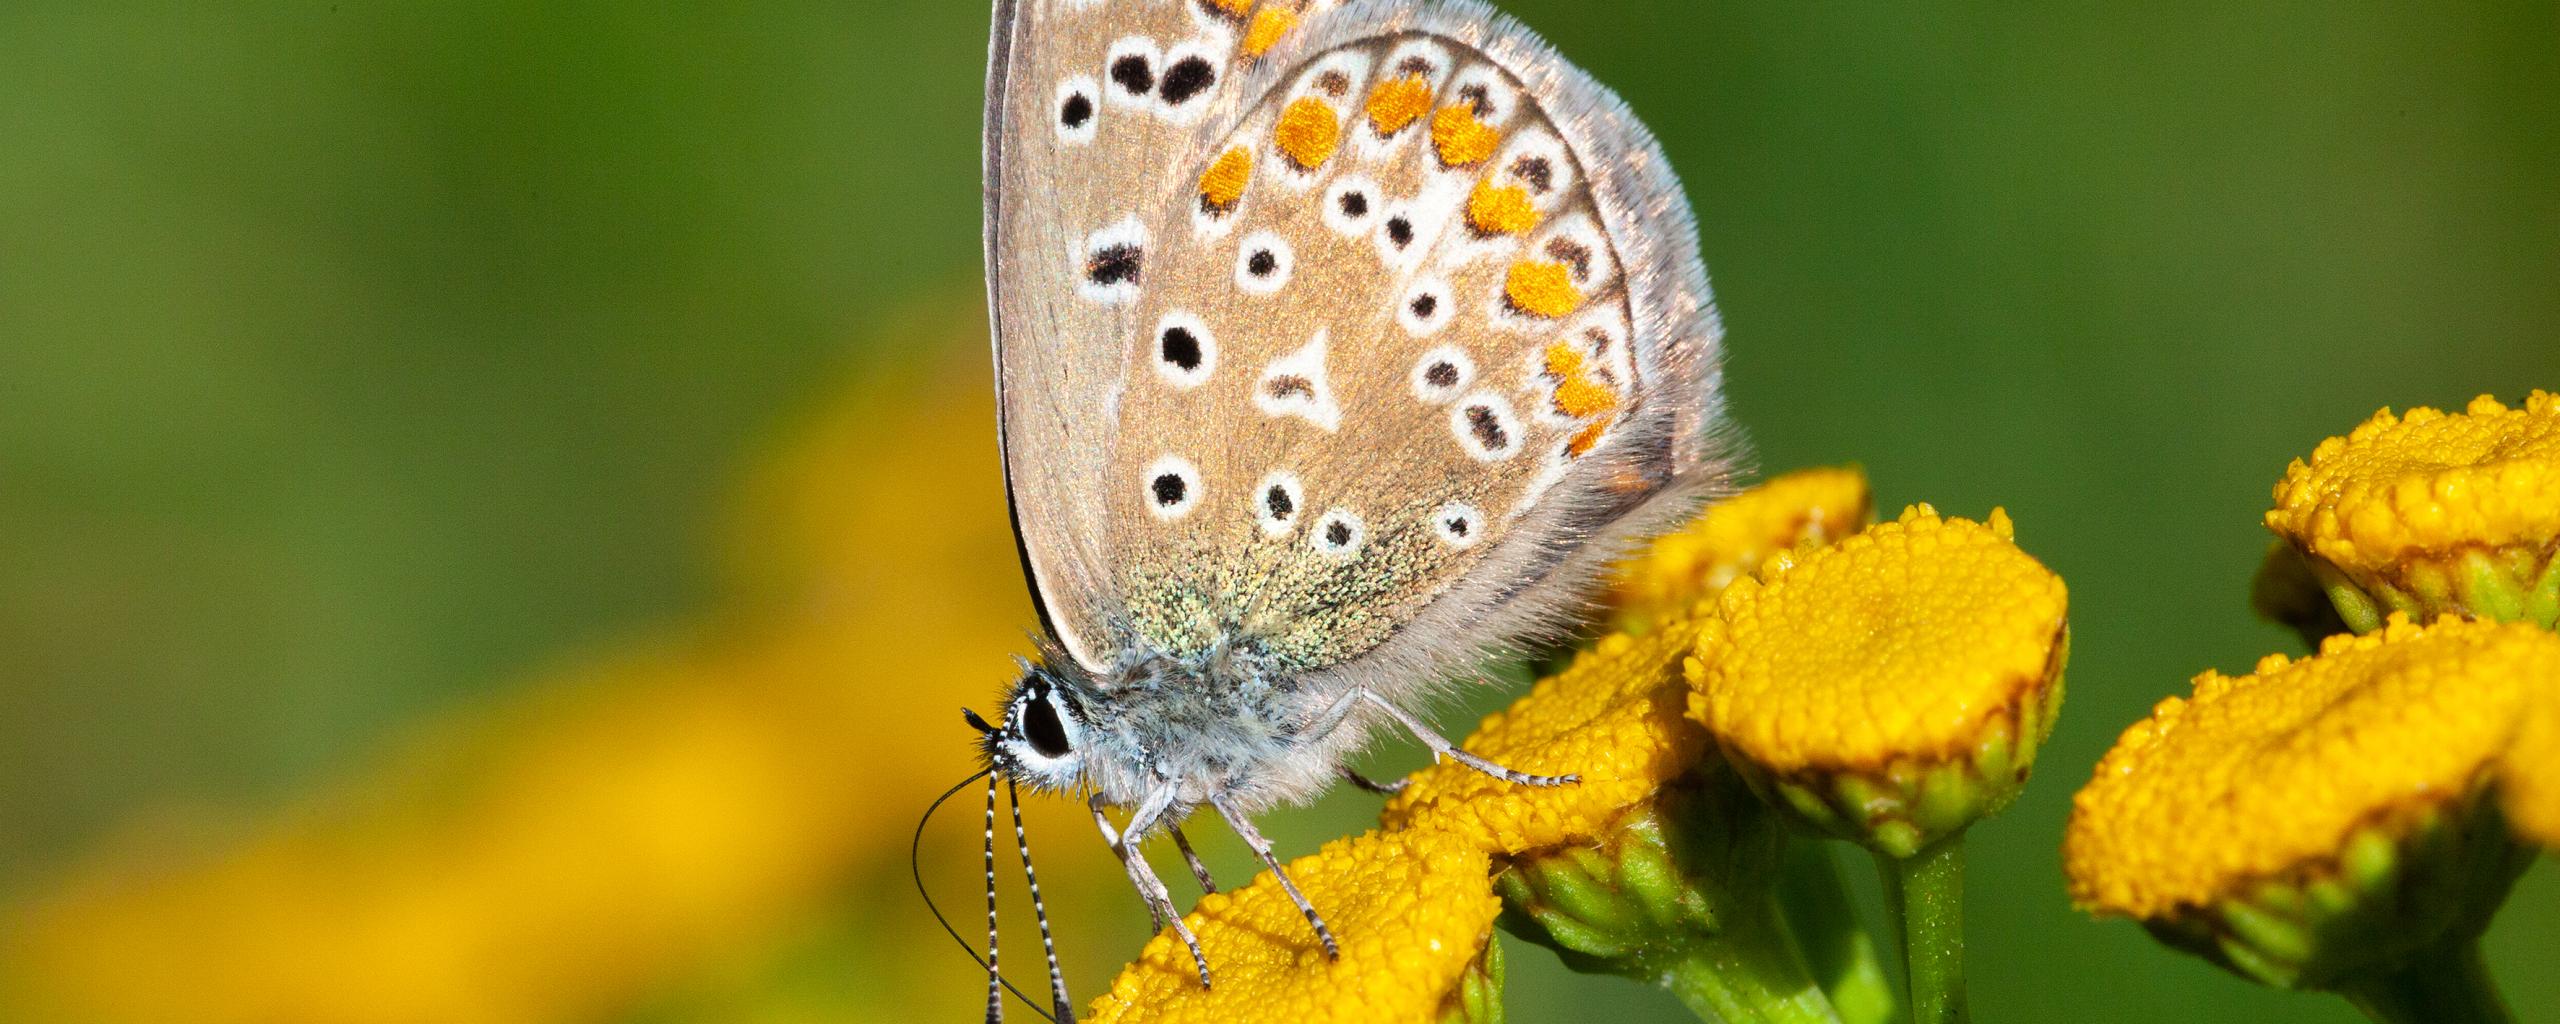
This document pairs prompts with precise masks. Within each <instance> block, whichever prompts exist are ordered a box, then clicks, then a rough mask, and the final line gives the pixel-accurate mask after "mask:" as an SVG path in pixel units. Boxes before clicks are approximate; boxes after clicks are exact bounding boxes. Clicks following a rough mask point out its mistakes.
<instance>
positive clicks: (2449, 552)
mask: <svg viewBox="0 0 2560 1024" xmlns="http://www.w3.org/2000/svg"><path fill="white" fill-rule="evenodd" d="M2266 522H2267V528H2268V529H2270V530H2273V531H2275V533H2276V535H2277V536H2280V537H2283V538H2284V539H2285V540H2287V541H2288V542H2290V543H2292V544H2293V545H2294V546H2295V547H2297V548H2299V549H2301V550H2302V551H2303V552H2304V553H2305V554H2307V555H2309V556H2310V557H2311V558H2312V564H2313V567H2314V569H2315V570H2318V571H2320V572H2321V573H2322V574H2323V578H2324V582H2326V583H2329V584H2331V585H2330V586H2329V588H2328V589H2329V590H2330V593H2331V595H2332V597H2333V598H2337V599H2338V600H2339V602H2340V608H2339V610H2340V612H2341V613H2343V614H2345V615H2346V617H2347V619H2348V621H2349V622H2350V623H2351V624H2354V625H2357V626H2358V627H2359V628H2363V629H2371V628H2373V626H2374V625H2376V624H2378V622H2379V621H2380V617H2381V614H2383V613H2385V612H2388V611H2394V610H2397V611H2405V612H2409V613H2412V614H2416V615H2428V614H2441V613H2444V612H2455V611H2458V612H2464V613H2467V614H2471V615H2476V616H2480V617H2484V618H2494V619H2500V620H2517V619H2525V620H2529V621H2534V622H2537V623H2539V624H2541V625H2544V626H2550V625H2552V624H2553V620H2554V618H2555V617H2560V567H2555V566H2554V563H2553V559H2552V553H2553V550H2554V548H2555V547H2560V395H2555V394H2551V393H2548V392H2541V391H2536V392H2534V393H2533V394H2532V396H2530V397H2529V398H2527V399H2526V400H2525V403H2524V407H2523V408H2520V409H2510V408H2508V407H2506V406H2504V405H2501V404H2499V403H2498V402H2497V401H2496V400H2495V399H2492V398H2489V397H2488V396H2485V395H2484V396H2481V397H2479V398H2476V399H2473V400H2472V402H2471V405H2470V407H2469V408H2467V409H2465V410H2463V411H2462V412H2460V413H2445V412H2440V411H2438V410H2435V409H2427V408H2418V409H2411V410H2409V412H2408V414H2407V415H2403V416H2394V415H2392V414H2391V411H2390V410H2388V409H2386V410H2383V411H2382V412H2379V413H2376V414H2375V415H2374V417H2373V418H2372V419H2370V420H2367V421H2365V423H2364V424H2363V425H2362V426H2359V427H2357V428H2356V429H2355V430H2353V431H2351V432H2349V433H2348V434H2347V436H2345V437H2333V438H2330V439H2328V440H2326V441H2323V442H2321V443H2320V447H2319V448H2317V449H2315V450H2314V451H2313V452H2312V453H2311V458H2310V459H2308V460H2299V459H2297V460H2295V461H2294V463H2293V465H2292V466H2291V468H2289V469H2287V470H2286V472H2285V476H2284V481H2283V482H2282V483H2279V484H2277V485H2276V489H2275V507H2274V508H2273V509H2270V510H2269V511H2268V512H2267V516H2266ZM2342 591H2343V592H2342Z"/></svg>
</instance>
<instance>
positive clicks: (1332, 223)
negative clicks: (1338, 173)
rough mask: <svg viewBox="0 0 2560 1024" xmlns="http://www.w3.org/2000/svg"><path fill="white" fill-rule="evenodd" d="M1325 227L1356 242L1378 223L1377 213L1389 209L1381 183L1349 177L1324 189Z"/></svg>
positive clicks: (1363, 178)
mask: <svg viewBox="0 0 2560 1024" xmlns="http://www.w3.org/2000/svg"><path fill="white" fill-rule="evenodd" d="M1321 202H1322V203H1323V204H1324V224H1325V226H1326V227H1329V228H1332V229H1333V232H1334V233H1335V234H1337V235H1342V236H1344V237H1347V238H1357V237H1359V236H1360V234H1361V233H1362V232H1364V231H1367V230H1369V228H1370V226H1371V225H1373V224H1376V223H1377V221H1378V210H1379V208H1380V207H1383V206H1385V205H1386V202H1387V197H1386V194H1385V193H1383V192H1380V191H1379V190H1378V183H1377V182H1375V181H1373V180H1370V179H1369V178H1367V177H1365V176H1362V175H1356V174H1354V175H1346V176H1344V177H1341V178H1337V179H1335V180H1334V182H1333V184H1331V185H1328V186H1325V190H1324V198H1323V199H1322V200H1321Z"/></svg>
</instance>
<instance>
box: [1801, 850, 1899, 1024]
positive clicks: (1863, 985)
mask: <svg viewBox="0 0 2560 1024" xmlns="http://www.w3.org/2000/svg"><path fill="white" fill-rule="evenodd" d="M1832 850H1833V846H1832V844H1831V843H1828V842H1825V841H1822V840H1819V839H1814V838H1811V837H1808V836H1798V837H1795V838H1794V839H1792V840H1790V841H1789V842H1788V843H1787V854H1786V863H1785V864H1784V865H1783V866H1781V867H1780V869H1779V875H1778V903H1779V906H1780V907H1781V908H1782V909H1783V910H1784V911H1785V912H1786V916H1787V923H1788V925H1789V926H1790V928H1791V930H1793V931H1794V932H1795V935H1796V941H1797V944H1798V945H1799V946H1800V947H1802V948H1803V950H1804V953H1805V962H1806V964H1807V966H1810V967H1811V968H1813V976H1814V977H1815V978H1816V979H1818V980H1820V981H1821V983H1822V989H1823V991H1825V992H1827V993H1830V995H1831V1005H1832V1006H1833V1007H1835V1008H1837V1009H1838V1010H1839V1011H1840V1019H1841V1020H1843V1021H1846V1022H1847V1024H1890V1022H1891V1021H1893V1020H1894V1019H1895V1018H1894V1012H1895V1007H1896V1006H1897V1005H1899V1004H1898V1000H1899V999H1900V997H1899V996H1897V995H1896V994H1895V992H1894V987H1893V979H1892V977H1890V976H1889V975H1887V974H1886V973H1885V967H1884V958H1883V957H1882V956H1881V955H1880V954H1879V953H1878V952H1877V950H1876V939H1875V936H1874V935H1873V934H1871V933H1869V932H1868V930H1867V929H1866V928H1865V927H1864V926H1863V925H1860V924H1859V923H1858V910H1857V907H1856V906H1855V905H1853V904H1851V903H1850V902H1849V886H1848V881H1847V880H1846V879H1844V878H1842V877H1841V875H1840V862H1839V860H1837V859H1836V858H1834V857H1833V856H1832Z"/></svg>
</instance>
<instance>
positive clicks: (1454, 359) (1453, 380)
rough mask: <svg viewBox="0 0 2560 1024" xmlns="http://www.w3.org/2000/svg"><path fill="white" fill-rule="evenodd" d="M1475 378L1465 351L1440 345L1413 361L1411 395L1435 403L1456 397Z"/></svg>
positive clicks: (1472, 362) (1472, 365) (1474, 368)
mask: <svg viewBox="0 0 2560 1024" xmlns="http://www.w3.org/2000/svg"><path fill="white" fill-rule="evenodd" d="M1475 379H1476V364H1475V360H1472V359H1469V358H1467V352H1466V350H1465V349H1462V348H1459V347H1458V346H1456V345H1442V346H1440V347H1439V348H1435V349H1432V350H1431V351H1429V352H1425V353H1423V354H1422V358H1420V359H1417V360H1415V361H1414V364H1413V397H1415V398H1419V399H1421V400H1423V401H1425V402H1428V403H1430V404H1432V405H1439V404H1442V403H1444V402H1448V401H1451V400H1453V399H1455V398H1457V397H1458V395H1459V394H1460V393H1462V392H1464V391H1466V390H1467V385H1468V384H1471V383H1474V382H1475Z"/></svg>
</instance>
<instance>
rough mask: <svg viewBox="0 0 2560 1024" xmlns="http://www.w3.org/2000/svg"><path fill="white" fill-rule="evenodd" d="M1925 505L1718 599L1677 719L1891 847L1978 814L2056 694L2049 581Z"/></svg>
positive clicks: (1916, 841) (1860, 836) (2019, 557)
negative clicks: (1694, 724)
mask: <svg viewBox="0 0 2560 1024" xmlns="http://www.w3.org/2000/svg"><path fill="white" fill-rule="evenodd" d="M2012 535H2013V531H2012V528H2011V526H2010V523H2009V517H2008V515H2007V513H2005V512H2002V511H2000V510H1997V509H1995V510H1993V511H1992V513H1991V519H1990V521H1989V522H1988V523H1987V524H1984V523H1975V522H1971V521H1968V520H1963V519H1946V518H1941V517H1940V516H1939V515H1938V514H1937V512H1936V511H1935V510H1933V509H1931V508H1929V507H1928V506H1926V505H1920V506H1915V507H1913V508H1911V509H1909V510H1906V511H1905V512H1904V513H1903V514H1902V516H1901V518H1900V519H1898V520H1896V521H1894V522H1890V523H1884V524H1880V525H1878V526H1875V527H1872V528H1870V529H1868V530H1867V531H1866V532H1864V533H1861V534H1859V535H1857V536H1854V537H1851V538H1849V539H1847V540H1845V541H1842V542H1840V543H1839V544H1838V545H1835V546H1833V547H1829V548H1824V549H1820V550H1817V551H1813V552H1810V553H1808V554H1805V555H1804V556H1802V557H1801V558H1792V557H1782V558H1778V559H1773V560H1772V561H1771V562H1770V563H1769V564H1768V565H1766V566H1764V567H1762V569H1761V570H1760V573H1759V575H1758V577H1757V578H1756V579H1743V580H1739V581H1736V582H1735V583H1734V584H1733V586H1731V587H1729V588H1727V589H1726V590H1725V592H1724V593H1723V595H1722V596H1721V598H1720V599H1719V600H1718V602H1717V604H1718V608H1717V615H1716V617H1714V618H1712V619H1709V620H1708V621H1707V622H1706V623H1705V625H1704V629H1703V630H1702V631H1701V633H1700V636H1699V643H1698V657H1697V658H1696V659H1695V660H1694V661H1693V662H1691V663H1690V665H1689V677H1690V679H1691V681H1692V683H1693V689H1692V690H1691V693H1690V695H1689V700H1688V703H1689V713H1690V715H1691V717H1693V718H1695V719H1697V720H1698V721H1700V722H1703V723H1705V724H1706V726H1707V728H1708V731H1709V732H1711V733H1713V734H1714V735H1715V737H1716V741H1717V742H1718V744H1720V745H1721V746H1722V747H1723V748H1724V750H1725V753H1726V754H1727V755H1728V756H1729V757H1730V758H1732V759H1733V760H1734V761H1735V762H1736V764H1737V765H1739V766H1742V767H1744V768H1746V769H1747V772H1746V774H1747V775H1749V776H1750V777H1752V778H1753V779H1754V780H1755V785H1766V786H1768V787H1769V788H1770V789H1773V790H1774V791H1775V792H1776V795H1777V796H1778V797H1779V798H1780V799H1782V800H1783V801H1784V802H1785V804H1786V805H1788V806H1791V807H1793V808H1795V809H1796V810H1797V811H1799V812H1800V813H1802V814H1803V815H1804V816H1805V817H1806V818H1807V820H1808V821H1810V822H1811V823H1813V824H1815V825H1817V826H1818V827H1821V828H1823V829H1825V830H1826V831H1830V832H1832V833H1834V834H1837V835H1840V836H1842V837H1844V838H1851V839H1857V840H1859V841H1861V842H1867V843H1870V844H1872V845H1879V846H1880V847H1881V848H1883V849H1884V850H1886V851H1887V852H1890V853H1893V854H1895V855H1896V856H1906V855H1908V854H1909V853H1910V852H1912V851H1914V850H1917V849H1919V848H1921V847H1923V846H1926V845H1928V844H1929V843H1930V842H1932V841H1934V840H1935V839H1936V838H1938V837H1940V836H1942V835H1945V834H1947V833H1949V832H1951V831H1953V830H1955V829H1959V828H1961V827H1962V826H1963V824H1964V823H1966V822H1969V821H1971V820H1973V819H1974V818H1976V817H1979V816H1980V815H1982V814H1985V813H1989V812H1990V811H1991V810H1996V809H1997V807H1998V805H1999V804H2000V803H2003V802H2005V801H2006V800H2007V798H2008V797H2009V796H2011V795H2014V794H2015V792H2016V789H2017V784H2018V783H2019V782H2020V781H2022V780H2023V779H2024V777H2025V774H2026V770H2027V766H2028V765H2029V764H2031V763H2032V761H2033V758H2034V753H2035V749H2036V746H2037V745H2038V744H2039V743H2041V742H2042V740H2043V738H2044V735H2045V733H2046V732H2047V731H2048V730H2050V729H2051V727H2052V724H2053V716H2054V713H2055V711H2056V710H2057V708H2058V707H2059V704H2060V697H2061V694H2060V686H2061V671H2062V663H2063V661H2064V658H2065V656H2066V651H2067V648H2068V644H2067V639H2066V632H2065V608H2066V595H2065V592H2064V589H2063V585H2062V580H2061V579H2060V578H2059V577H2057V576H2055V575H2054V574H2053V573H2052V572H2051V571H2049V570H2047V569H2046V568H2045V567H2044V566H2043V565H2041V564H2038V563H2037V562H2036V560H2035V559H2034V558H2031V557H2029V556H2028V555H2027V554H2026V553H2025V552H2023V551H2020V550H2018V547H2017V545H2016V544H2015V543H2014V542H2013V540H2012Z"/></svg>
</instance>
